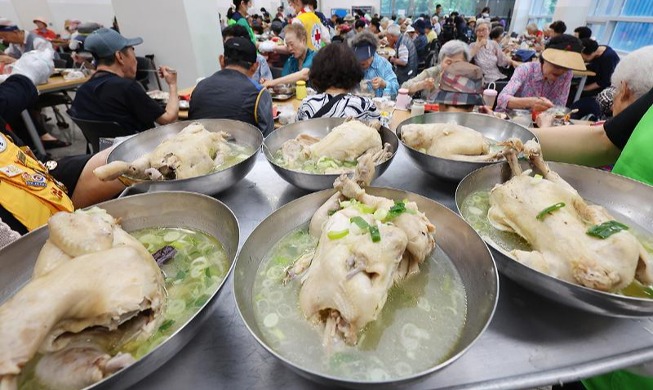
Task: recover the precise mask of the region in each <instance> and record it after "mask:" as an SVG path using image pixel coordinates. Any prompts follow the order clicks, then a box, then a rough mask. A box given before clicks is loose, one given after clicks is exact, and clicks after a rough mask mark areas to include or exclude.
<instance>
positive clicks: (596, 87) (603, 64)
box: [581, 38, 619, 97]
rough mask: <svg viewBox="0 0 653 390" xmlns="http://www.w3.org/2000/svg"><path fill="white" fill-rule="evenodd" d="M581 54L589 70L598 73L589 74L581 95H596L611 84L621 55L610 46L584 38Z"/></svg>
mask: <svg viewBox="0 0 653 390" xmlns="http://www.w3.org/2000/svg"><path fill="white" fill-rule="evenodd" d="M581 42H582V43H583V51H582V52H581V55H582V56H583V60H585V63H587V70H589V71H592V72H594V73H596V75H595V76H588V77H587V81H586V82H585V87H584V88H583V94H582V95H581V96H583V97H585V96H595V95H596V94H598V93H599V92H601V91H603V90H604V89H605V88H607V87H609V86H610V78H611V77H612V72H614V69H615V68H616V66H617V64H618V63H619V55H618V54H617V52H615V51H614V50H612V48H611V47H610V46H606V45H600V46H599V44H598V43H597V42H596V41H595V40H593V39H589V38H585V39H582V40H581Z"/></svg>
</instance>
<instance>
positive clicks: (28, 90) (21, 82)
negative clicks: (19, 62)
mask: <svg viewBox="0 0 653 390" xmlns="http://www.w3.org/2000/svg"><path fill="white" fill-rule="evenodd" d="M38 96H39V94H38V91H37V90H36V87H35V86H34V83H32V81H31V80H30V79H29V78H28V77H27V76H24V75H18V74H14V75H12V76H10V77H9V78H8V79H7V80H6V81H5V82H4V83H2V84H0V117H3V118H9V117H15V116H17V114H18V113H20V112H21V111H23V110H25V109H27V108H28V107H31V106H33V105H34V104H35V103H36V100H37V99H38Z"/></svg>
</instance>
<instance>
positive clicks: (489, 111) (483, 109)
mask: <svg viewBox="0 0 653 390" xmlns="http://www.w3.org/2000/svg"><path fill="white" fill-rule="evenodd" d="M478 112H480V113H481V114H487V115H494V111H492V107H489V106H478Z"/></svg>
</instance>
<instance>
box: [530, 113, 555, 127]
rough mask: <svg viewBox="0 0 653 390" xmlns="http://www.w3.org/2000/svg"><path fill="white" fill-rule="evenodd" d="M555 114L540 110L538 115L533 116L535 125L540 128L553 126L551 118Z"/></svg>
mask: <svg viewBox="0 0 653 390" xmlns="http://www.w3.org/2000/svg"><path fill="white" fill-rule="evenodd" d="M554 118H555V116H554V115H553V114H551V113H548V112H541V113H540V115H538V116H537V118H535V124H536V125H537V127H539V128H540V129H541V128H543V127H551V126H553V119H554Z"/></svg>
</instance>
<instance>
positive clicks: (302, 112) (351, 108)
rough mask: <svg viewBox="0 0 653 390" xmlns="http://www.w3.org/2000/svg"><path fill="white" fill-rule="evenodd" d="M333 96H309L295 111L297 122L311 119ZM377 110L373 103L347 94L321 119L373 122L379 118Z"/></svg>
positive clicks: (367, 99) (364, 98)
mask: <svg viewBox="0 0 653 390" xmlns="http://www.w3.org/2000/svg"><path fill="white" fill-rule="evenodd" d="M333 98H334V96H332V95H329V94H327V93H319V94H317V95H313V96H309V97H307V98H306V99H304V101H302V105H301V106H300V107H299V111H297V120H298V121H303V120H306V119H311V118H313V116H314V115H315V113H317V112H318V111H319V110H320V109H321V108H322V107H323V106H325V105H326V104H327V103H329V101H330V100H331V99H333ZM380 116H381V115H380V113H379V110H378V109H377V108H376V105H375V104H374V102H373V101H372V100H371V99H369V98H366V97H361V96H354V95H352V94H347V95H346V96H345V97H343V98H342V99H340V100H339V101H338V102H336V104H334V105H333V107H331V109H330V110H329V111H327V113H326V114H324V115H322V118H350V117H351V118H355V119H360V120H375V119H379V118H380Z"/></svg>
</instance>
